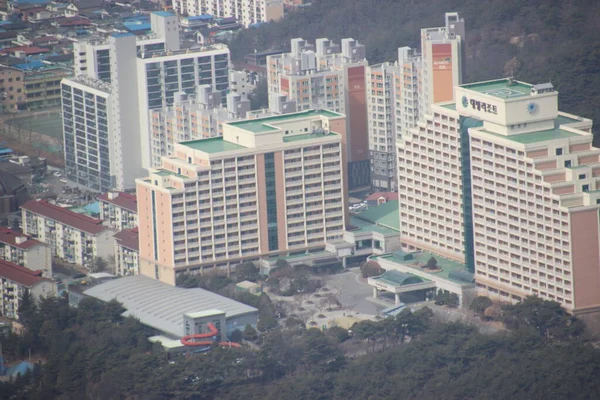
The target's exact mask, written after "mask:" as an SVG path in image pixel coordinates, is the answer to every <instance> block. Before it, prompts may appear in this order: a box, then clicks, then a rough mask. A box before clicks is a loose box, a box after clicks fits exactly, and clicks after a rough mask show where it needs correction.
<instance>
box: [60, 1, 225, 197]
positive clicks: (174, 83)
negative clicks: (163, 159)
mask: <svg viewBox="0 0 600 400" xmlns="http://www.w3.org/2000/svg"><path fill="white" fill-rule="evenodd" d="M150 17H151V27H152V33H151V34H150V35H146V36H141V37H137V36H136V35H134V34H132V33H113V34H111V35H110V36H108V37H94V38H93V39H91V40H87V41H82V42H78V43H75V45H74V52H75V65H76V74H78V75H77V77H76V78H75V79H74V80H71V81H67V82H66V85H63V90H65V91H66V93H65V94H63V98H65V97H66V98H68V97H69V95H70V94H69V90H70V91H74V89H71V87H73V86H74V83H73V82H76V83H77V84H80V85H85V86H87V87H85V88H84V87H81V86H78V87H77V90H81V91H84V92H89V93H93V94H94V96H96V97H103V98H105V102H106V103H107V104H106V108H107V110H106V114H107V115H106V117H105V118H104V119H105V120H106V122H107V125H106V127H107V129H108V130H109V135H108V136H109V138H110V140H109V141H108V146H109V147H110V148H109V151H108V156H109V157H105V159H104V164H105V166H104V167H103V168H100V170H98V169H97V168H98V167H97V165H98V161H95V160H94V158H92V157H91V156H92V155H93V156H94V157H97V156H98V154H95V153H97V151H99V148H96V147H91V148H90V147H88V145H87V143H83V142H82V143H81V146H73V147H72V148H67V147H65V158H66V160H69V161H70V162H71V163H72V164H73V162H74V161H73V159H74V160H75V164H74V166H73V167H72V168H73V169H74V170H75V171H74V172H73V173H72V174H71V175H69V174H68V178H69V179H75V176H76V178H77V181H78V182H79V181H85V179H87V178H86V176H90V177H92V178H93V179H95V180H98V181H99V182H98V183H94V184H95V185H97V186H99V187H100V188H99V189H97V190H99V191H108V190H126V189H130V188H133V187H134V179H135V177H139V176H143V175H144V174H145V171H144V169H145V168H148V167H150V166H151V135H150V118H149V110H152V109H161V108H163V107H166V106H169V105H171V104H172V103H173V101H174V94H175V93H177V92H186V93H190V94H193V93H194V92H195V90H196V88H197V87H198V85H205V84H206V85H210V86H211V88H212V89H213V90H214V91H219V92H220V93H221V94H222V95H223V96H225V94H226V93H227V90H228V87H229V50H228V49H227V47H226V46H224V45H220V44H217V45H214V46H212V47H200V46H192V47H190V48H185V49H182V48H181V43H180V37H179V25H178V20H177V16H176V15H174V14H172V13H168V12H162V11H159V12H153V13H151V15H150ZM99 81H102V82H106V83H107V85H108V86H106V85H103V84H101V83H100V82H99ZM97 91H101V92H102V93H98V92H97ZM73 107H74V105H73V103H68V104H67V106H66V108H67V110H65V111H64V112H66V111H68V112H74V111H75V109H74V108H73ZM63 108H65V106H63ZM86 113H87V110H86ZM84 117H86V118H87V117H88V114H86V115H85V116H81V118H84ZM93 117H94V115H93V113H92V114H90V118H93ZM91 122H92V125H93V122H94V120H93V119H92V121H91ZM78 127H79V128H80V130H82V131H83V132H85V135H91V136H94V135H96V134H97V132H96V131H95V128H94V127H93V126H92V127H90V128H88V127H87V124H80V125H79V126H78ZM132 133H133V134H132ZM75 143H77V142H76V141H75ZM105 146H106V144H105ZM79 147H81V148H79ZM132 149H138V150H137V151H131V150H132ZM88 154H89V155H90V156H88ZM95 168H96V169H95ZM73 174H79V175H73ZM85 174H87V175H85ZM107 174H108V177H109V179H110V184H109V180H107V179H106V178H107ZM98 175H99V177H97V176H98ZM92 178H90V180H91V179H92ZM79 183H81V182H79Z"/></svg>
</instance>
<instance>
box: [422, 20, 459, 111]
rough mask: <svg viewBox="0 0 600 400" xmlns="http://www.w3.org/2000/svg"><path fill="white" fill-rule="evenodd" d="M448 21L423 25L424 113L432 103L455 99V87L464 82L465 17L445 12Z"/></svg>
mask: <svg viewBox="0 0 600 400" xmlns="http://www.w3.org/2000/svg"><path fill="white" fill-rule="evenodd" d="M445 22H446V23H445V25H444V26H442V27H439V28H425V29H421V59H422V61H421V62H422V65H421V78H420V79H421V81H420V84H421V86H422V88H421V90H420V94H421V97H420V99H419V107H420V114H421V115H424V114H425V112H427V111H428V110H429V108H430V107H431V105H432V104H435V103H440V102H443V101H452V100H453V99H454V87H455V86H457V85H460V84H461V83H462V76H463V71H462V69H463V57H464V55H463V43H464V40H465V21H464V19H462V18H460V16H459V15H458V13H457V12H449V13H446V14H445Z"/></svg>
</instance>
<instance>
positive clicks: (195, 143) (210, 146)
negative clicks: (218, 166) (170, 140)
mask: <svg viewBox="0 0 600 400" xmlns="http://www.w3.org/2000/svg"><path fill="white" fill-rule="evenodd" d="M181 144H182V145H184V146H187V147H190V148H192V149H194V150H200V151H203V152H205V153H221V152H223V151H234V150H241V149H245V148H246V147H244V146H241V145H239V144H235V143H231V142H228V141H226V140H223V137H215V138H209V139H198V140H190V141H189V142H181Z"/></svg>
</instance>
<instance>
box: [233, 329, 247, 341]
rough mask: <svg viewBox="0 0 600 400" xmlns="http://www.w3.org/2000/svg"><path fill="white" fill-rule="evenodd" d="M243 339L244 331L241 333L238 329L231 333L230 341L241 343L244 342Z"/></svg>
mask: <svg viewBox="0 0 600 400" xmlns="http://www.w3.org/2000/svg"><path fill="white" fill-rule="evenodd" d="M243 337H244V334H243V333H242V331H240V330H239V329H236V330H234V331H233V332H231V336H230V338H229V339H230V340H231V341H232V342H236V343H239V342H241V341H242V339H243Z"/></svg>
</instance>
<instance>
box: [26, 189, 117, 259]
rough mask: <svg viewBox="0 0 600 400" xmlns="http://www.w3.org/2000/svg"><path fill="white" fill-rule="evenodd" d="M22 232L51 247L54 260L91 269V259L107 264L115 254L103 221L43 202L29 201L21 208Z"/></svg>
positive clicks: (110, 232)
mask: <svg viewBox="0 0 600 400" xmlns="http://www.w3.org/2000/svg"><path fill="white" fill-rule="evenodd" d="M21 212H22V219H23V232H24V233H25V234H26V235H30V236H31V237H33V238H34V239H37V240H39V241H40V242H42V243H46V244H47V245H48V246H50V250H51V252H52V255H53V256H54V257H58V258H61V259H63V260H65V261H67V262H70V263H75V264H79V265H83V266H86V267H90V266H92V264H93V262H94V259H95V258H98V257H101V258H103V259H104V260H107V259H108V257H110V256H111V255H112V254H113V252H114V240H113V235H114V233H115V232H114V231H113V230H112V229H110V228H108V227H107V226H104V225H103V224H102V220H100V219H94V218H90V217H87V216H85V215H81V214H77V213H75V212H73V211H69V210H67V209H66V208H62V207H59V206H55V205H53V204H50V203H48V202H47V201H44V200H39V201H38V200H30V201H28V202H27V203H25V204H23V205H22V206H21Z"/></svg>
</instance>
